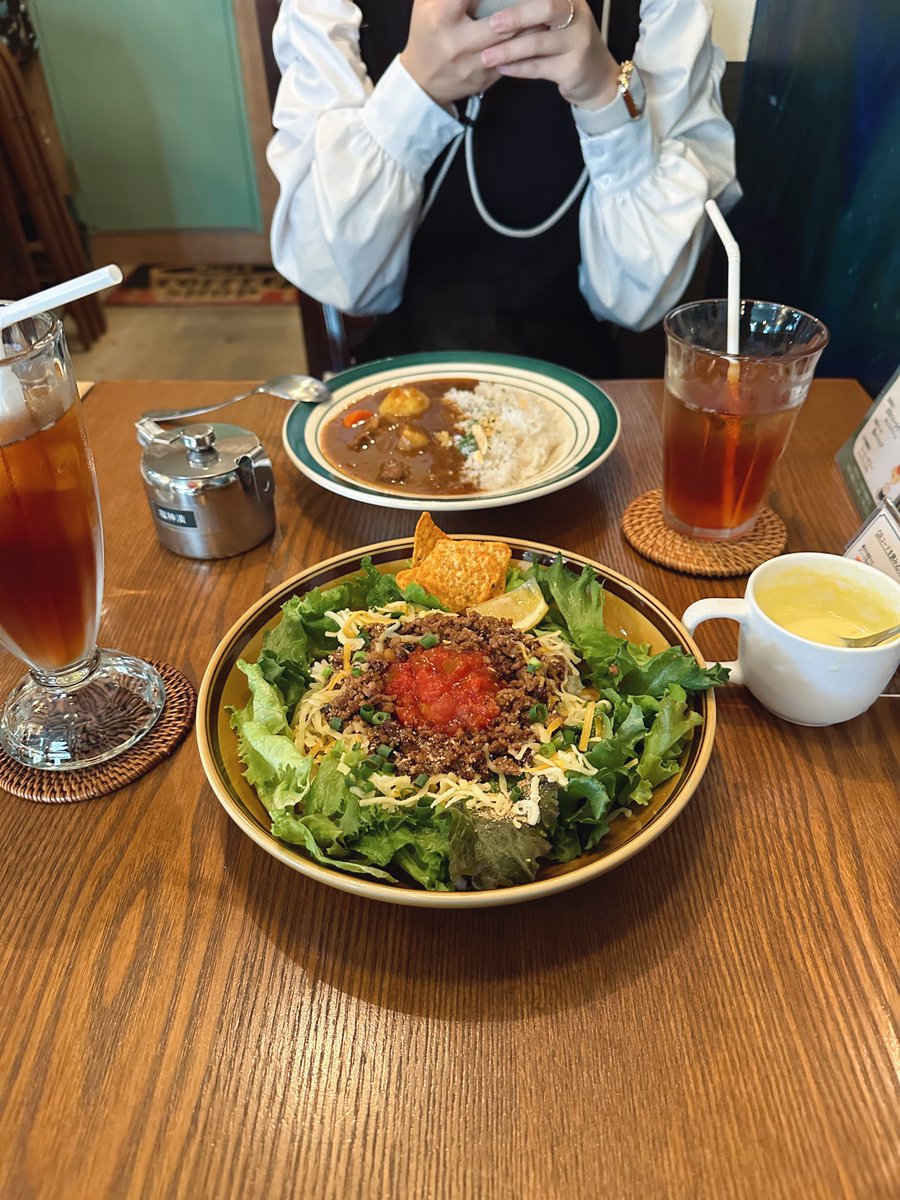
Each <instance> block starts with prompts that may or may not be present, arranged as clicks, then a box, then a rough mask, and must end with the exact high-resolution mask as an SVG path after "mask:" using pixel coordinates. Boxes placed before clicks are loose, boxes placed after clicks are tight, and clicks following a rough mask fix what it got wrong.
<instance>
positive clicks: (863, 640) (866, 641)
mask: <svg viewBox="0 0 900 1200" xmlns="http://www.w3.org/2000/svg"><path fill="white" fill-rule="evenodd" d="M898 633H900V625H895V626H894V628H893V629H882V630H881V631H880V632H879V633H867V634H866V635H865V637H855V638H848V637H842V638H841V641H842V642H843V643H844V645H845V646H852V647H854V648H856V647H858V648H864V647H866V646H880V645H881V643H882V642H889V641H890V640H891V638H892V637H896V636H897V634H898Z"/></svg>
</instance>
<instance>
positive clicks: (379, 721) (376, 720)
mask: <svg viewBox="0 0 900 1200" xmlns="http://www.w3.org/2000/svg"><path fill="white" fill-rule="evenodd" d="M390 719H391V714H390V713H386V712H377V713H372V724H373V725H383V724H384V723H385V721H389V720H390Z"/></svg>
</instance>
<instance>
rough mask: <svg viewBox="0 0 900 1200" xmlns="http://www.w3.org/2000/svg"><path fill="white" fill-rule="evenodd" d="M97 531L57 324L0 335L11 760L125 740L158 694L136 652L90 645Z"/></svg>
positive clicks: (108, 752)
mask: <svg viewBox="0 0 900 1200" xmlns="http://www.w3.org/2000/svg"><path fill="white" fill-rule="evenodd" d="M102 594H103V532H102V529H101V525H100V507H99V502H98V495H97V481H96V477H95V475H94V464H93V460H92V458H91V452H90V448H89V446H88V443H87V438H86V436H85V431H84V426H83V424H82V419H81V410H80V404H79V400H78V394H77V390H76V387H75V379H74V375H73V373H72V366H71V363H70V360H69V354H68V350H67V348H66V343H65V337H64V335H63V329H62V324H61V322H60V321H59V319H58V318H57V317H56V316H54V315H53V314H51V313H42V314H41V315H39V316H37V317H34V318H31V319H29V320H26V321H22V322H19V323H18V324H16V325H12V326H10V327H9V328H8V329H4V330H3V331H2V332H0V642H2V643H3V644H4V645H5V646H6V648H7V649H8V650H11V651H12V653H13V654H15V655H17V656H18V657H19V658H21V659H23V660H24V661H25V663H27V665H28V666H29V668H30V671H29V674H28V675H26V677H25V678H24V679H23V680H22V681H21V682H20V683H19V684H18V686H17V687H16V688H15V689H14V690H13V692H12V694H11V695H10V696H9V697H8V699H7V700H6V702H5V704H4V706H3V709H2V713H0V744H2V746H3V748H4V749H5V750H6V751H7V752H8V753H9V754H11V755H12V756H13V757H14V758H16V759H18V760H19V761H20V762H23V763H26V764H27V765H29V766H33V767H41V768H45V769H50V770H66V769H73V768H76V767H84V766H88V765H91V764H94V763H98V762H103V761H104V760H106V759H108V758H111V757H112V756H113V755H115V754H118V753H120V752H121V751H122V750H124V749H127V748H128V747H129V746H131V745H133V744H134V743H135V742H136V741H137V740H138V739H139V738H140V737H142V736H143V735H144V734H145V733H146V732H147V730H148V729H150V727H151V726H152V725H153V723H154V722H155V721H156V719H157V717H158V716H159V713H160V712H161V710H162V706H163V702H164V699H165V688H164V685H163V682H162V679H161V678H160V676H159V674H158V673H157V672H156V671H155V670H154V669H153V667H151V666H150V665H149V663H145V662H143V661H141V660H140V659H136V658H131V657H130V656H129V655H125V654H119V653H116V652H113V651H109V650H101V649H98V647H97V626H98V623H99V619H100V602H101V598H102Z"/></svg>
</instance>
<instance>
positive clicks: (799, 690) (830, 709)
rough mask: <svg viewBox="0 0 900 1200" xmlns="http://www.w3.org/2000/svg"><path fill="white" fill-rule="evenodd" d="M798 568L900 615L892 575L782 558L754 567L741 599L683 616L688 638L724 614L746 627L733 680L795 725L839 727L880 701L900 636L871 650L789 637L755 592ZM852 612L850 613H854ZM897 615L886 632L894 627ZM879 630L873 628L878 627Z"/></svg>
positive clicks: (833, 558)
mask: <svg viewBox="0 0 900 1200" xmlns="http://www.w3.org/2000/svg"><path fill="white" fill-rule="evenodd" d="M798 571H801V572H803V573H804V575H808V574H810V573H812V574H816V573H821V574H822V575H823V578H827V579H830V580H835V579H839V580H843V581H846V582H847V583H848V584H850V585H851V586H852V587H854V588H856V589H863V590H865V591H868V592H875V593H877V594H878V595H880V596H881V597H883V598H884V599H885V600H886V601H887V602H888V605H889V606H890V607H891V608H892V609H893V610H894V612H895V613H900V583H897V581H896V580H894V579H891V578H890V577H889V576H888V575H885V574H883V573H882V572H881V571H878V570H876V569H875V568H874V567H870V566H868V565H867V564H866V563H861V562H857V561H856V560H855V559H852V558H841V557H840V556H839V555H836V554H812V553H809V554H783V555H781V557H779V558H773V559H770V560H769V561H768V562H765V563H763V564H762V566H759V567H757V568H756V570H755V571H754V572H753V574H752V575H751V576H750V578H749V580H748V581H747V590H746V591H745V593H744V598H743V599H742V600H731V599H724V598H722V599H714V600H698V601H697V602H696V604H692V605H690V607H689V608H688V609H686V610H685V613H684V616H683V617H682V618H681V620H682V622H683V623H684V625H685V626H686V627H687V629H688V632H689V633H693V632H694V630H695V629H696V628H697V626H698V625H699V624H700V623H701V622H702V621H709V620H712V619H714V618H717V617H724V618H727V619H728V620H731V621H737V622H738V623H739V625H740V627H741V632H740V639H739V642H738V657H737V662H733V663H724V664H723V666H726V667H729V668H730V669H731V678H730V680H729V682H731V683H743V684H745V685H746V687H748V688H749V689H750V691H751V692H752V693H753V695H754V696H755V697H756V698H757V700H758V701H759V702H760V704H763V705H765V707H766V708H767V709H769V711H770V712H773V713H775V715H776V716H778V717H783V718H784V719H785V720H786V721H793V722H794V723H795V724H796V725H836V724H838V722H840V721H849V720H850V719H851V718H852V717H858V716H859V714H860V713H863V712H865V711H866V709H867V708H868V707H869V706H870V705H871V704H873V703H874V702H875V700H877V699H878V696H879V695H880V694H881V693H882V691H883V690H884V688H885V686H886V685H887V683H888V682H889V680H890V679H891V676H892V675H893V674H894V672H895V671H896V670H897V667H898V666H900V639H897V638H895V639H894V640H892V641H890V642H885V643H883V644H882V645H880V646H869V647H865V648H860V647H851V646H847V647H844V646H829V645H824V644H823V643H821V642H814V641H810V640H809V638H805V637H801V636H800V635H799V634H796V633H791V632H790V631H789V630H787V629H784V628H782V626H781V625H778V624H777V623H776V622H775V621H773V620H772V618H771V617H769V616H767V615H766V613H764V612H763V610H762V609H761V608H760V606H759V603H758V600H757V590H758V588H759V586H760V584H762V583H763V582H765V583H767V584H769V583H773V582H775V581H776V580H778V579H787V578H789V577H790V576H791V574H792V573H793V574H796V573H797V572H798ZM848 615H849V614H848ZM898 621H900V618H898V617H895V619H894V621H893V622H889V623H888V624H887V625H886V626H885V627H886V628H889V627H890V625H891V624H896V623H898ZM873 632H874V630H873Z"/></svg>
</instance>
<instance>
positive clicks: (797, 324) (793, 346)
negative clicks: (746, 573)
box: [662, 300, 829, 541]
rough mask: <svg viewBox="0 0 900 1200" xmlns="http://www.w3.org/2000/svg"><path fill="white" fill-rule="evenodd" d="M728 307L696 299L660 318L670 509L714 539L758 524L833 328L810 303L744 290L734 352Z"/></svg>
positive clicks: (665, 500)
mask: <svg viewBox="0 0 900 1200" xmlns="http://www.w3.org/2000/svg"><path fill="white" fill-rule="evenodd" d="M726 310H727V305H726V302H725V301H724V300H699V301H696V302H693V303H691V304H683V305H682V306H681V307H680V308H676V309H674V310H673V311H672V312H670V313H669V315H668V316H667V317H666V319H665V321H664V323H663V325H664V328H665V331H666V381H665V382H666V390H665V401H664V409H663V496H662V505H663V516H664V518H665V521H666V524H667V525H668V526H669V527H670V528H672V529H674V530H676V531H677V532H678V533H683V534H685V535H687V536H688V537H693V538H708V539H712V540H716V541H732V540H734V539H736V538H740V537H743V536H744V535H745V534H747V533H749V532H750V530H751V529H752V528H753V522H754V521H755V520H756V517H757V514H758V513H759V510H760V508H761V507H762V503H763V500H764V499H765V497H766V493H767V491H768V487H769V482H770V480H771V478H772V472H773V471H774V469H775V464H776V463H777V462H778V460H779V458H780V457H781V455H782V453H783V451H784V448H785V446H786V445H787V440H788V437H789V436H790V432H791V429H792V428H793V425H794V420H795V418H796V416H797V413H798V412H799V411H800V407H801V405H802V404H803V401H804V400H805V399H806V396H807V393H808V392H809V385H810V383H811V382H812V377H813V372H814V371H815V368H816V363H817V362H818V361H819V356H820V355H821V353H822V351H823V350H824V349H825V347H826V345H827V344H828V336H829V335H828V330H827V329H826V328H825V326H824V325H823V324H822V322H821V321H818V320H816V318H815V317H811V316H810V315H809V314H808V313H804V312H800V311H798V310H797V309H795V308H788V307H786V306H784V305H782V304H770V303H768V302H764V301H759V300H742V301H741V321H740V341H739V353H738V354H731V355H729V354H727V353H726Z"/></svg>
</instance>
